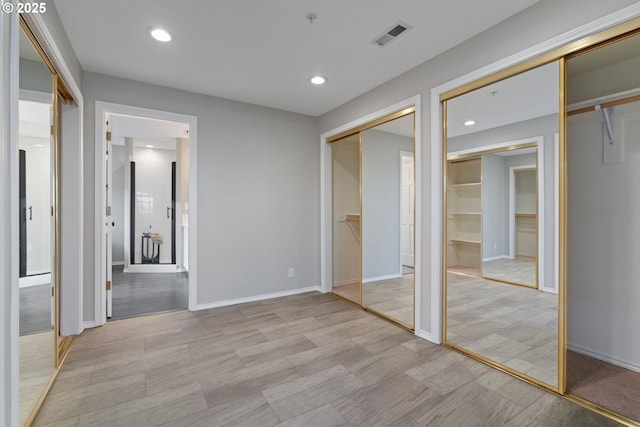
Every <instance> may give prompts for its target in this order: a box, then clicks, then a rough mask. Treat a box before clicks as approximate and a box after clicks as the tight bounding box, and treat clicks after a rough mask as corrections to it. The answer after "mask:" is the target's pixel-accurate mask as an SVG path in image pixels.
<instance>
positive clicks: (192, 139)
mask: <svg viewBox="0 0 640 427" xmlns="http://www.w3.org/2000/svg"><path fill="white" fill-rule="evenodd" d="M108 114H121V115H128V116H137V117H147V118H154V119H161V120H170V121H174V122H182V123H187V124H188V125H189V310H196V309H197V307H196V306H197V301H198V294H197V291H198V286H197V283H198V282H197V280H198V279H197V277H198V276H197V258H198V257H197V253H198V252H197V249H198V246H197V244H198V234H197V230H198V227H197V224H198V218H197V212H198V206H197V194H198V186H197V184H198V183H197V177H198V175H197V166H198V150H197V146H198V127H197V120H198V118H197V117H196V116H191V115H186V114H179V113H173V112H169V111H162V110H153V109H149V108H142V107H134V106H130V105H123V104H115V103H111V102H103V101H96V106H95V141H96V147H99V146H100V145H101V144H102V141H103V140H104V135H105V134H106V123H105V117H106V116H107V115H108ZM97 141H100V144H98V143H97ZM103 151H104V150H100V149H96V153H95V218H94V224H96V227H95V239H96V240H95V242H96V244H95V248H96V253H95V265H96V266H102V265H103V264H104V263H103V262H102V260H103V259H105V253H104V251H105V247H106V242H105V241H104V238H103V236H104V235H105V234H106V230H105V223H104V221H103V220H102V215H101V213H102V212H104V211H105V206H104V204H105V202H104V198H103V197H101V194H102V189H103V188H104V179H105V173H106V171H105V166H104V163H105V162H104V153H103ZM174 268H175V267H174ZM174 272H175V269H174ZM105 276H106V271H105V268H96V269H95V289H96V294H95V324H96V325H98V326H100V325H104V324H105V323H106V321H107V318H106V313H105V310H104V307H106V291H105V287H104V286H102V284H103V283H104V282H105V280H106V278H105Z"/></svg>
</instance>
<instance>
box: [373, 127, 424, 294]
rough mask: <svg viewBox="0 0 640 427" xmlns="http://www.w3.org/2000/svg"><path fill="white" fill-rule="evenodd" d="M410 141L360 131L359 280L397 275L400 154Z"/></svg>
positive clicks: (410, 149)
mask: <svg viewBox="0 0 640 427" xmlns="http://www.w3.org/2000/svg"><path fill="white" fill-rule="evenodd" d="M401 151H408V152H411V153H413V139H410V138H407V137H404V136H399V135H394V134H391V133H387V132H382V131H378V130H374V129H369V130H366V131H364V132H362V280H363V281H364V282H366V281H367V280H369V279H372V278H378V277H384V276H389V275H400V274H401V273H402V271H401V269H400V184H401V179H402V170H401V165H400V152H401Z"/></svg>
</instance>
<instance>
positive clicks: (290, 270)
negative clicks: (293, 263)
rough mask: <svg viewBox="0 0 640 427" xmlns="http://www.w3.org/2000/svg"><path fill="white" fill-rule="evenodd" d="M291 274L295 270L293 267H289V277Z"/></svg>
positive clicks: (293, 274) (292, 274) (293, 273)
mask: <svg viewBox="0 0 640 427" xmlns="http://www.w3.org/2000/svg"><path fill="white" fill-rule="evenodd" d="M293 276H295V270H294V269H293V267H289V277H293Z"/></svg>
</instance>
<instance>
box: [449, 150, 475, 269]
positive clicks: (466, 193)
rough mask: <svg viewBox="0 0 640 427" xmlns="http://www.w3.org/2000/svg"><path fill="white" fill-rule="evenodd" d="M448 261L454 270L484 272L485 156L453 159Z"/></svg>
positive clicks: (451, 165) (450, 177)
mask: <svg viewBox="0 0 640 427" xmlns="http://www.w3.org/2000/svg"><path fill="white" fill-rule="evenodd" d="M447 182H448V188H447V205H448V207H447V215H448V217H447V235H448V238H447V250H448V252H449V253H448V255H447V263H448V267H449V270H450V271H453V272H459V273H468V274H473V275H476V276H480V275H481V274H482V159H481V158H480V157H478V158H475V159H469V160H461V161H450V162H449V167H448V180H447Z"/></svg>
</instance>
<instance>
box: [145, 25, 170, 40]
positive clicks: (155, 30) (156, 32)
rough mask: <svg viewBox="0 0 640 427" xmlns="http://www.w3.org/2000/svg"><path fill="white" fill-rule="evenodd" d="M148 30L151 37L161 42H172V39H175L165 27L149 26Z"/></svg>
mask: <svg viewBox="0 0 640 427" xmlns="http://www.w3.org/2000/svg"><path fill="white" fill-rule="evenodd" d="M147 31H148V32H149V34H150V35H151V37H153V38H154V39H156V40H158V41H159V42H170V41H171V40H173V36H172V35H171V33H170V32H169V31H167V30H165V29H163V28H160V27H151V28H148V29H147Z"/></svg>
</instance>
